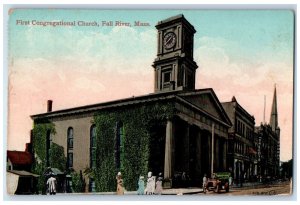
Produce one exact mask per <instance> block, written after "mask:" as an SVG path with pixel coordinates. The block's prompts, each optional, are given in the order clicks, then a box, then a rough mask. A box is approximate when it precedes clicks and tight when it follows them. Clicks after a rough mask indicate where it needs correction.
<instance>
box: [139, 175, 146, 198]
mask: <svg viewBox="0 0 300 205" xmlns="http://www.w3.org/2000/svg"><path fill="white" fill-rule="evenodd" d="M138 187H139V188H138V190H137V193H138V195H144V191H145V182H144V176H140V179H139V181H138Z"/></svg>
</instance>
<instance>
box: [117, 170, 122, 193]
mask: <svg viewBox="0 0 300 205" xmlns="http://www.w3.org/2000/svg"><path fill="white" fill-rule="evenodd" d="M116 180H117V195H123V194H124V188H123V179H122V174H121V172H118V174H117V176H116Z"/></svg>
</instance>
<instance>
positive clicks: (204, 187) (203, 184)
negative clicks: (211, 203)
mask: <svg viewBox="0 0 300 205" xmlns="http://www.w3.org/2000/svg"><path fill="white" fill-rule="evenodd" d="M206 185H207V177H206V174H204V176H203V179H202V188H203V193H204V194H206Z"/></svg>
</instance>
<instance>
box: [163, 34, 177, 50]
mask: <svg viewBox="0 0 300 205" xmlns="http://www.w3.org/2000/svg"><path fill="white" fill-rule="evenodd" d="M175 44H176V35H175V33H173V32H169V33H167V34H166V35H165V36H164V47H165V48H166V49H170V48H173V47H174V46H175Z"/></svg>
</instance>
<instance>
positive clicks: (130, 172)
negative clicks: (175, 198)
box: [31, 15, 254, 191]
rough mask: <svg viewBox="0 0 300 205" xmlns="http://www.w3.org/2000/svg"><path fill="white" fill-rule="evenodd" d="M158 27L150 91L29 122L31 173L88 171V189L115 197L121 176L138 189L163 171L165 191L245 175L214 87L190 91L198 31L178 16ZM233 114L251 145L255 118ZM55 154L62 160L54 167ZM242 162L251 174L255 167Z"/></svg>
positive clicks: (130, 187)
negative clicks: (222, 175) (218, 176)
mask: <svg viewBox="0 0 300 205" xmlns="http://www.w3.org/2000/svg"><path fill="white" fill-rule="evenodd" d="M156 29H157V31H158V41H157V42H158V45H157V57H156V58H155V60H154V63H153V65H152V66H153V68H154V75H155V78H154V79H155V80H154V92H153V93H150V94H147V95H143V96H138V97H131V98H126V99H120V100H116V101H110V102H104V103H98V104H93V105H87V106H82V107H75V108H70V109H64V110H55V111H54V110H52V101H49V102H48V108H47V112H45V113H41V114H36V115H32V116H31V118H32V120H33V121H34V129H33V132H32V137H33V149H34V153H35V155H34V156H35V157H34V158H35V164H36V166H35V167H42V169H43V168H44V169H45V168H46V167H53V166H56V167H55V168H60V169H62V171H65V173H67V174H68V173H70V172H77V173H88V174H86V175H85V174H83V175H84V176H83V177H84V180H85V183H86V186H85V191H113V190H114V189H115V176H116V174H117V173H118V172H119V171H121V172H122V175H123V178H124V186H125V188H126V189H127V190H135V189H136V182H137V180H138V178H139V176H140V175H143V176H147V172H148V171H151V172H153V174H154V176H158V174H159V173H160V172H161V173H162V174H163V177H164V186H165V187H182V186H201V183H202V177H203V175H204V174H206V175H207V176H208V177H210V176H211V175H212V173H214V172H222V171H232V172H235V170H241V169H242V167H241V166H240V164H238V163H235V162H237V160H236V159H237V158H236V156H237V155H234V156H235V158H230V159H229V158H228V150H230V149H229V141H228V138H229V134H228V133H229V132H228V130H229V129H230V128H231V127H232V125H233V124H234V121H233V120H232V119H231V118H230V117H228V116H229V114H228V110H225V109H226V107H224V104H223V105H222V103H220V101H219V99H218V97H217V96H216V94H215V92H214V91H213V89H212V88H207V89H195V79H196V78H195V76H196V70H197V67H198V66H197V64H196V62H195V61H194V58H193V45H194V34H195V32H196V30H195V29H194V27H193V26H192V25H191V24H190V23H189V22H188V21H187V20H186V19H185V17H184V16H183V15H178V16H174V17H171V18H168V19H166V20H163V21H160V22H158V24H157V25H156ZM224 108H225V109H224ZM245 113H246V114H245ZM238 114H239V115H240V116H241V119H244V120H246V123H247V125H249V126H248V127H249V129H250V131H249V133H251V134H249V135H248V134H247V135H245V136H247V138H248V137H249V139H247V140H246V141H245V140H244V141H243V142H244V144H247V146H249V147H251V146H252V141H251V140H252V133H253V130H254V118H253V117H252V116H250V115H249V114H248V113H247V112H246V111H245V110H243V109H242V108H241V113H238ZM244 115H246V118H244ZM234 129H235V128H231V130H233V131H234ZM237 137H240V135H238V134H237ZM230 139H231V138H230ZM234 139H235V138H232V139H231V140H234ZM244 144H243V145H244ZM54 145H55V146H56V147H57V149H56V151H54V148H53V147H55V146H54ZM247 148H248V147H247ZM39 150H40V151H39ZM41 150H42V151H41ZM57 150H58V151H57ZM54 153H56V155H55V156H54ZM57 153H60V154H57ZM58 156H60V157H61V156H62V158H64V160H65V161H64V160H63V159H62V163H60V164H57V157H58ZM232 156H233V155H232ZM238 161H239V162H240V159H239V160H238ZM244 161H245V162H244ZM244 161H243V163H244V165H243V166H247V170H249V171H248V173H249V174H250V172H252V170H254V165H253V163H252V162H250V159H248V158H247V159H244ZM236 166H238V168H237V167H236ZM40 170H41V169H40ZM87 170H88V171H87ZM250 170H251V171H250ZM38 174H41V173H38ZM235 176H236V175H235Z"/></svg>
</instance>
